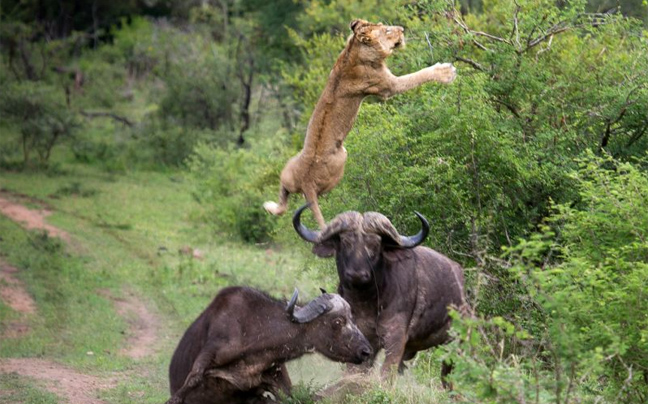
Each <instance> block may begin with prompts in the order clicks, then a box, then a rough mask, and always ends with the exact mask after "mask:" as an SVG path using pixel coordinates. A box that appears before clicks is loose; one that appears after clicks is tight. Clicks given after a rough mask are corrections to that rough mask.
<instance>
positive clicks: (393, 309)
mask: <svg viewBox="0 0 648 404" xmlns="http://www.w3.org/2000/svg"><path fill="white" fill-rule="evenodd" d="M307 206H308V205H305V206H302V207H301V208H300V209H298V210H297V211H296V212H295V215H294V216H293V225H294V227H295V230H296V231H297V233H298V234H299V235H300V236H301V237H302V238H303V239H304V240H306V241H309V242H311V243H314V244H315V246H314V247H313V253H315V254H316V255H318V256H320V257H332V256H335V261H336V264H337V271H338V276H339V278H340V282H339V285H338V293H339V294H340V295H341V296H342V297H343V298H344V299H345V300H346V301H347V302H349V304H350V305H351V311H352V312H353V317H354V318H355V320H356V323H357V324H358V328H360V331H362V333H363V334H364V335H365V336H366V337H367V339H368V340H369V342H370V343H371V346H372V347H373V350H374V353H373V355H372V357H371V358H370V360H369V361H368V364H369V366H371V364H372V363H373V359H374V358H375V355H376V353H377V352H378V351H379V350H380V349H381V348H382V349H384V350H385V362H384V365H383V367H382V374H383V376H389V375H390V374H391V373H392V369H393V368H394V367H395V366H398V371H399V372H402V371H403V370H404V368H405V364H404V361H407V360H410V359H412V358H414V356H415V355H416V352H418V351H421V350H424V349H427V348H430V347H435V346H438V345H440V344H443V343H444V342H446V341H448V338H449V336H448V330H449V328H450V322H451V321H450V320H451V319H450V316H449V314H448V307H449V306H451V305H454V306H457V307H460V308H463V307H464V305H465V296H464V275H463V269H462V268H461V266H460V265H459V264H457V263H456V262H454V261H452V260H451V259H449V258H448V257H446V256H444V255H442V254H440V253H438V252H436V251H434V250H432V249H430V248H427V247H422V246H419V244H421V243H422V242H423V240H425V238H426V237H427V234H428V232H429V224H428V222H427V220H426V219H425V218H424V217H423V216H422V215H421V214H419V213H418V212H416V215H417V216H418V218H419V219H420V221H421V224H422V229H421V231H420V232H419V233H418V234H417V235H415V236H409V237H406V236H401V235H400V234H398V232H397V231H396V229H395V228H394V226H393V225H392V224H391V222H390V221H389V219H387V218H386V217H385V216H384V215H382V214H380V213H377V212H366V213H364V214H361V213H358V212H345V213H342V214H340V215H338V216H337V217H335V218H334V219H333V220H331V221H330V222H329V223H328V224H327V226H326V227H325V228H324V229H323V230H322V231H321V232H320V231H313V230H310V229H308V228H307V227H305V226H304V225H303V224H302V223H301V221H300V217H301V213H302V212H303V211H304V209H305V208H306V207H307ZM449 372H450V365H449V364H445V363H444V364H443V367H442V381H443V384H444V386H445V385H446V382H445V376H446V375H447V374H448V373H449Z"/></svg>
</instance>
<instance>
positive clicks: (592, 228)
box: [448, 154, 648, 403]
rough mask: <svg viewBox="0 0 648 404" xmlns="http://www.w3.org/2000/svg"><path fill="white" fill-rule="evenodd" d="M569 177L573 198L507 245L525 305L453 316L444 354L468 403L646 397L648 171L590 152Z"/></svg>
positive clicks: (634, 399) (637, 399)
mask: <svg viewBox="0 0 648 404" xmlns="http://www.w3.org/2000/svg"><path fill="white" fill-rule="evenodd" d="M573 176H574V179H575V181H576V184H577V190H578V193H579V197H580V201H579V202H578V204H577V205H575V206H572V205H570V204H559V205H556V206H555V208H554V209H553V211H552V212H553V213H552V215H551V216H550V217H549V218H548V220H547V225H548V226H546V227H544V229H543V230H542V231H540V232H538V233H535V234H534V235H533V236H531V237H530V238H529V239H527V240H521V241H520V242H519V243H518V244H516V245H515V246H513V247H511V248H509V249H507V251H506V257H507V258H508V259H509V261H510V263H511V267H510V269H509V271H510V272H511V273H512V274H513V275H514V276H515V279H516V280H517V282H518V283H519V286H520V288H521V291H520V297H521V298H523V299H525V300H526V302H527V304H524V305H520V306H519V307H518V310H517V311H516V312H515V313H510V314H509V316H508V317H509V320H506V319H504V318H502V317H494V318H492V319H489V320H485V319H483V318H465V319H460V318H457V320H458V321H457V323H459V324H460V325H458V326H457V327H456V329H457V330H458V331H457V334H458V338H457V340H456V341H455V342H454V343H453V346H452V347H451V348H449V349H448V352H449V356H450V358H452V359H453V360H454V361H455V363H456V364H457V372H456V375H455V377H454V380H455V381H456V382H457V383H458V385H459V386H457V388H458V390H459V391H461V392H462V395H461V396H462V398H465V400H466V402H483V401H488V402H511V401H513V402H524V401H525V400H528V401H536V402H554V403H569V402H581V401H583V400H584V399H586V398H587V400H590V399H593V398H595V397H598V399H599V400H600V399H603V400H605V401H606V402H623V403H640V402H644V401H645V399H646V397H647V394H648V389H647V386H646V384H645V381H644V379H645V377H646V376H645V375H646V374H647V373H646V372H648V339H647V335H646V329H647V326H648V323H647V319H646V316H645V313H646V310H648V306H647V304H646V302H647V301H648V300H646V299H645V296H643V295H644V294H645V290H646V285H647V284H648V243H647V242H646V240H648V238H647V236H648V234H646V232H647V229H648V214H647V213H646V210H645V209H643V207H644V206H646V203H647V202H648V176H647V175H646V174H645V173H644V172H641V171H639V170H638V169H637V168H636V167H635V166H634V165H633V164H630V163H620V162H618V161H615V160H613V159H612V158H611V157H605V158H598V157H595V156H593V155H592V154H589V155H588V156H587V157H585V158H583V159H581V160H580V163H579V169H578V171H576V172H575V173H574V174H573ZM521 319H525V320H524V321H520V320H521Z"/></svg>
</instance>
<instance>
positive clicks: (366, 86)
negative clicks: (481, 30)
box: [263, 20, 456, 228]
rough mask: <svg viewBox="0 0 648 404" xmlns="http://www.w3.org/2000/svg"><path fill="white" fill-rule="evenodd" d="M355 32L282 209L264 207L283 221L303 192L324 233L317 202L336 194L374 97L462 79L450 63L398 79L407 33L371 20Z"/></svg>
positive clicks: (286, 172)
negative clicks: (393, 62)
mask: <svg viewBox="0 0 648 404" xmlns="http://www.w3.org/2000/svg"><path fill="white" fill-rule="evenodd" d="M350 27H351V30H352V31H353V34H352V35H350V36H349V39H348V40H347V44H346V46H345V48H344V50H343V51H342V53H341V54H340V56H339V57H338V59H337V62H335V65H334V66H333V70H331V74H330V75H329V79H328V83H327V84H326V88H324V92H323V93H322V95H321V96H320V99H319V101H318V102H317V105H316V106H315V110H314V111H313V115H312V116H311V119H310V121H309V123H308V129H307V131H306V139H305V140H304V148H303V149H302V151H301V152H300V153H299V154H297V155H296V156H295V157H293V158H291V159H290V160H289V161H288V163H287V164H286V167H284V169H283V171H282V172H281V187H280V190H279V204H277V203H275V202H269V201H268V202H265V203H264V204H263V207H264V208H265V209H266V210H267V211H268V212H270V213H272V214H274V215H281V214H283V213H284V212H285V211H286V209H287V204H288V195H289V194H291V193H293V194H294V193H298V192H302V193H303V194H304V196H305V197H306V200H307V201H308V202H309V203H310V204H311V209H312V210H313V214H314V215H315V219H317V223H318V224H319V226H320V227H321V228H324V226H325V225H326V222H325V221H324V217H323V216H322V212H321V211H320V209H319V205H318V203H317V197H318V196H319V195H322V194H324V193H326V192H328V191H330V190H332V189H333V188H334V187H335V186H336V185H337V184H338V182H340V180H341V179H342V175H343V174H344V163H345V162H346V158H347V152H346V149H345V148H344V147H343V146H342V142H344V139H345V138H346V136H347V134H348V133H349V131H350V130H351V127H352V126H353V123H354V122H355V119H356V116H357V114H358V110H359V109H360V104H361V103H362V100H363V99H364V98H365V97H366V96H368V95H377V96H379V97H381V98H382V99H387V98H389V97H391V96H393V95H394V94H400V93H402V92H405V91H407V90H410V89H412V88H415V87H418V86H420V85H421V84H423V83H427V82H428V81H438V82H440V83H451V82H452V81H453V80H454V79H455V77H456V72H455V68H454V67H453V66H452V64H450V63H443V64H438V63H437V64H435V65H434V66H430V67H426V68H425V69H422V70H419V71H418V72H416V73H411V74H407V75H405V76H400V77H396V76H394V75H393V74H392V72H391V71H389V69H388V68H387V66H386V65H385V59H386V58H387V57H388V56H389V55H391V54H392V52H393V51H394V49H395V48H399V47H402V46H403V45H404V44H405V37H404V36H403V27H399V26H387V25H382V24H372V23H370V22H367V21H365V20H354V21H352V22H351V25H350Z"/></svg>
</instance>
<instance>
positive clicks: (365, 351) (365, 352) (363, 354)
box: [360, 347, 373, 361]
mask: <svg viewBox="0 0 648 404" xmlns="http://www.w3.org/2000/svg"><path fill="white" fill-rule="evenodd" d="M372 353H373V349H371V347H367V348H362V351H360V358H362V360H363V361H366V360H367V359H369V358H370V357H371V354H372Z"/></svg>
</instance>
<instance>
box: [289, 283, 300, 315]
mask: <svg viewBox="0 0 648 404" xmlns="http://www.w3.org/2000/svg"><path fill="white" fill-rule="evenodd" d="M298 297H299V291H298V290H297V288H295V291H294V292H293V295H292V297H291V298H290V301H289V302H288V305H287V306H286V313H288V315H289V316H290V319H291V320H292V319H294V318H295V316H294V315H293V312H294V311H295V305H296V304H297V298H298Z"/></svg>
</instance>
